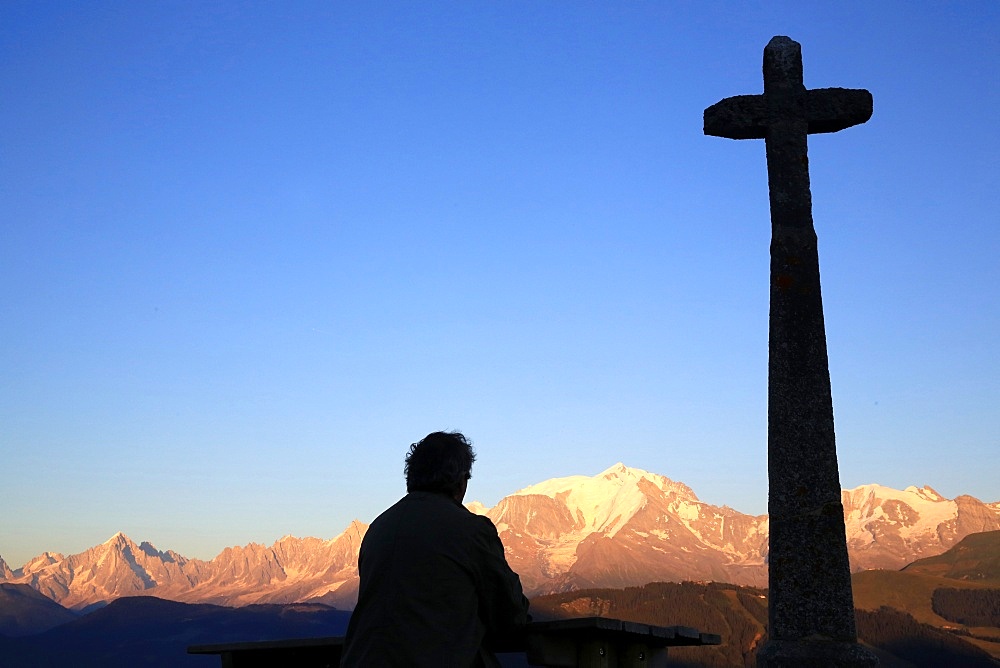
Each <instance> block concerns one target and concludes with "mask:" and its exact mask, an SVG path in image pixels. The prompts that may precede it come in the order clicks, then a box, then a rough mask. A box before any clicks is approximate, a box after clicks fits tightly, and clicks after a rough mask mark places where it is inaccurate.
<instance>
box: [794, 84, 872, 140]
mask: <svg viewBox="0 0 1000 668" xmlns="http://www.w3.org/2000/svg"><path fill="white" fill-rule="evenodd" d="M806 95H807V97H806V113H807V114H808V118H809V134H811V135H814V134H820V133H823V132H838V131H839V130H843V129H844V128H849V127H851V126H852V125H860V124H861V123H865V122H867V121H868V119H869V118H871V117H872V108H873V107H872V94H871V93H869V92H868V91H866V90H864V89H863V88H816V89H813V90H810V91H806Z"/></svg>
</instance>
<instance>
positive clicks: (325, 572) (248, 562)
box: [0, 464, 1000, 611]
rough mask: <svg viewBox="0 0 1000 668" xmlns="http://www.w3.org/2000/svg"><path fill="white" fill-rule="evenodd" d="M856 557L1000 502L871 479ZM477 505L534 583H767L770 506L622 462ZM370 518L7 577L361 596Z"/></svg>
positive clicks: (951, 532)
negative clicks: (749, 505)
mask: <svg viewBox="0 0 1000 668" xmlns="http://www.w3.org/2000/svg"><path fill="white" fill-rule="evenodd" d="M843 502H844V515H845V522H846V527H847V536H848V551H849V554H850V557H851V564H852V569H853V570H854V571H861V570H866V569H872V568H884V569H899V568H901V567H903V566H904V565H906V564H908V563H910V562H912V561H915V560H917V559H921V558H925V557H931V556H935V555H938V554H940V553H942V552H944V551H945V550H947V549H949V548H950V547H952V546H953V545H955V544H956V543H957V542H958V541H960V540H961V539H962V538H964V537H965V536H967V535H969V534H973V533H977V532H983V531H995V530H1000V502H995V503H984V502H982V501H980V500H978V499H975V498H973V497H971V496H959V497H957V498H955V499H946V498H944V497H942V496H941V495H940V494H938V493H937V492H936V491H934V490H933V489H931V488H930V487H921V488H917V487H908V488H906V489H905V490H896V489H892V488H889V487H884V486H880V485H863V486H861V487H857V488H855V489H852V490H845V491H844V492H843ZM469 508H470V510H472V511H473V512H477V513H480V514H485V515H487V516H488V517H489V518H490V519H491V520H493V522H494V523H495V524H496V525H497V530H498V532H499V534H500V538H501V540H502V541H503V543H504V546H505V549H506V553H507V559H508V561H509V562H510V564H511V567H512V568H513V569H514V570H515V571H517V573H518V574H519V575H520V576H521V581H522V583H523V585H524V588H525V591H526V593H527V594H528V595H529V596H535V595H539V594H546V593H556V592H562V591H571V590H577V589H584V588H592V587H625V586H632V585H642V584H645V583H647V582H654V581H674V582H680V581H720V582H729V583H733V584H739V585H750V586H766V580H767V566H766V559H767V537H768V518H767V516H766V515H757V516H754V515H747V514H744V513H741V512H739V511H737V510H734V509H732V508H729V507H728V506H714V505H711V504H708V503H705V502H703V501H701V500H699V499H698V497H697V495H696V494H695V493H694V491H693V490H692V489H691V488H690V487H688V486H687V485H685V484H683V483H680V482H675V481H672V480H670V479H669V478H666V477H665V476H662V475H658V474H655V473H650V472H648V471H643V470H641V469H636V468H630V467H627V466H625V465H623V464H616V465H614V466H612V467H611V468H609V469H607V470H606V471H603V472H601V473H599V474H597V475H595V476H570V477H565V478H556V479H552V480H547V481H544V482H541V483H538V484H536V485H532V486H530V487H526V488H524V489H521V490H519V491H517V492H514V493H513V494H511V495H509V496H507V497H504V498H503V499H501V500H500V502H499V503H497V504H496V505H495V506H493V507H492V508H486V507H484V506H483V505H482V504H479V503H477V502H473V503H471V504H469ZM366 530H367V525H366V524H363V523H361V522H359V521H357V520H355V521H353V522H352V523H351V524H350V525H349V526H348V527H347V528H346V529H345V530H344V531H343V532H342V533H341V534H339V535H338V536H336V537H334V538H331V539H329V540H323V539H320V538H295V537H292V536H286V537H284V538H282V539H280V540H278V541H276V542H275V543H274V544H273V545H271V546H270V547H267V546H264V545H260V544H256V543H250V544H248V545H246V546H242V547H229V548H226V549H225V550H223V551H222V552H221V553H220V554H219V555H218V556H216V557H215V558H214V559H212V560H210V561H205V560H199V559H188V558H186V557H184V556H182V555H180V554H178V553H176V552H173V551H171V550H167V551H160V550H158V549H157V548H155V547H154V546H153V545H151V544H150V543H148V542H142V543H139V544H136V543H135V542H134V541H133V540H132V539H130V538H129V537H128V536H126V535H124V534H123V533H118V534H115V535H114V536H112V537H111V538H110V539H109V540H108V541H106V542H104V543H103V544H101V545H97V546H95V547H92V548H90V549H89V550H86V551H84V552H81V553H79V554H75V555H71V556H68V557H67V556H63V555H61V554H55V553H50V552H45V553H43V554H41V555H39V556H37V557H35V558H33V559H31V560H29V561H28V563H26V564H25V565H24V566H22V567H21V568H18V569H16V570H15V569H11V568H10V567H9V566H8V565H6V564H4V563H3V561H2V559H0V582H7V583H12V584H25V585H28V586H30V587H31V588H32V589H34V590H36V591H38V592H40V593H42V594H44V595H45V596H47V597H48V598H50V599H52V600H53V601H56V602H58V603H60V604H61V605H63V606H65V607H67V608H70V609H74V610H78V611H81V610H84V611H85V610H87V609H90V608H92V607H94V606H101V605H104V604H106V603H107V602H109V601H112V600H115V599H117V598H120V597H123V596H134V595H152V596H157V597H160V598H163V599H169V600H174V601H181V602H188V603H210V604H216V605H227V606H243V605H249V604H266V603H293V602H301V601H309V602H314V603H323V604H327V605H332V606H336V607H338V608H341V609H349V608H352V607H353V605H354V602H355V601H356V598H357V587H358V577H357V555H358V550H359V548H360V545H361V539H362V538H363V536H364V533H365V531H366Z"/></svg>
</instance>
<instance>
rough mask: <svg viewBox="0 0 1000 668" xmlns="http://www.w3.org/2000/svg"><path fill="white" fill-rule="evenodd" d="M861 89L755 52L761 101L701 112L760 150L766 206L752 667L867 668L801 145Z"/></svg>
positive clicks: (861, 115)
mask: <svg viewBox="0 0 1000 668" xmlns="http://www.w3.org/2000/svg"><path fill="white" fill-rule="evenodd" d="M871 113H872V99H871V94H870V93H868V91H865V90H845V89H819V90H806V88H805V86H804V85H803V77H802V55H801V48H800V46H799V44H798V43H796V42H794V41H792V40H791V39H788V38H787V37H775V38H773V39H772V40H771V41H770V42H769V43H768V45H767V47H766V48H765V49H764V94H763V95H742V96H737V97H731V98H726V99H724V100H722V101H721V102H719V103H717V104H715V105H713V106H712V107H709V108H708V109H706V110H705V134H709V135H715V136H721V137H727V138H730V139H764V140H765V149H766V155H767V175H768V187H769V199H770V206H771V279H770V280H771V289H770V318H769V340H768V481H769V484H768V513H769V515H770V539H769V562H768V575H769V578H768V579H769V588H770V595H769V603H768V609H769V613H768V614H769V625H768V626H769V628H768V634H769V639H768V642H767V644H766V645H765V646H764V648H763V649H762V650H761V652H760V653H759V654H758V665H761V666H785V665H789V666H790V665H813V666H869V665H876V664H877V660H876V659H875V657H874V655H872V654H871V653H870V652H868V651H867V650H865V649H864V648H862V647H861V646H860V645H858V644H857V634H856V631H855V624H854V603H853V596H852V591H851V579H850V565H849V562H848V556H847V539H846V533H845V530H844V510H843V505H842V502H841V491H840V489H841V488H840V474H839V472H838V467H837V449H836V439H835V435H834V426H833V399H832V394H831V390H830V372H829V363H828V358H827V349H826V330H825V325H824V321H823V301H822V296H821V293H820V280H819V254H818V251H817V243H816V232H815V229H814V227H813V219H812V195H811V193H810V190H809V162H808V157H807V137H808V135H809V134H811V133H818V132H835V131H837V130H841V129H844V128H846V127H850V126H851V125H856V124H858V123H864V122H865V121H867V120H868V118H870V117H871Z"/></svg>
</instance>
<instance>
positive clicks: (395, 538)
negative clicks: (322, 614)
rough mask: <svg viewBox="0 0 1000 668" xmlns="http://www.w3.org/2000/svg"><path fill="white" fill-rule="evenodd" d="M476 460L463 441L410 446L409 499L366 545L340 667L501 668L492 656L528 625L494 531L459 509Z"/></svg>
mask: <svg viewBox="0 0 1000 668" xmlns="http://www.w3.org/2000/svg"><path fill="white" fill-rule="evenodd" d="M475 459H476V455H475V453H474V452H473V450H472V445H471V444H470V443H469V441H468V440H466V438H465V436H463V435H462V434H460V433H457V432H453V433H450V434H449V433H444V432H434V433H433V434H429V435H428V436H427V437H426V438H424V439H423V440H422V441H420V442H419V443H414V444H413V445H411V446H410V452H409V454H407V456H406V465H405V466H404V468H403V472H404V473H405V475H406V491H407V495H406V496H404V497H403V498H402V499H400V500H399V501H398V502H397V503H396V504H395V505H394V506H392V507H391V508H389V509H388V510H386V511H385V512H384V513H382V514H381V515H379V516H378V517H377V518H376V519H375V521H374V522H372V524H371V526H370V527H369V528H368V533H367V534H365V538H364V541H362V543H361V554H360V556H359V558H358V570H359V571H360V572H361V590H360V593H359V597H358V605H357V607H356V608H355V609H354V613H353V615H352V616H351V621H350V624H349V625H348V627H347V638H346V640H345V642H344V654H343V659H342V662H341V666H345V667H353V666H366V667H367V666H434V667H448V666H456V667H457V666H461V667H463V668H465V667H466V666H495V665H499V664H497V661H496V657H494V656H493V654H492V653H491V652H489V651H488V649H487V648H486V647H488V645H489V642H490V640H491V638H494V637H502V636H503V635H505V634H506V633H509V632H510V631H513V630H514V629H515V628H516V627H517V626H519V625H522V624H524V623H525V622H526V621H527V612H528V600H527V599H526V598H525V597H524V594H523V593H522V591H521V580H520V578H518V576H517V574H516V573H514V571H512V570H511V569H510V566H508V565H507V560H506V559H505V558H504V549H503V544H502V543H501V542H500V537H499V536H498V535H497V530H496V527H495V526H493V522H491V521H490V520H489V518H487V517H484V516H481V515H476V514H474V513H472V512H470V511H469V510H468V509H466V508H465V507H464V506H463V505H462V500H463V499H464V498H465V492H466V487H467V485H468V481H469V479H470V478H471V477H472V474H471V469H472V462H473V461H475ZM484 645H485V646H484Z"/></svg>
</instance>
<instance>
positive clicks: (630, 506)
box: [514, 462, 697, 535]
mask: <svg viewBox="0 0 1000 668" xmlns="http://www.w3.org/2000/svg"><path fill="white" fill-rule="evenodd" d="M642 480H647V481H648V482H650V483H652V484H653V485H655V486H656V487H658V488H659V489H661V490H663V491H670V492H675V493H678V494H679V495H680V496H682V497H684V498H687V499H690V500H695V501H696V500H697V497H696V496H695V494H694V492H693V491H691V489H690V488H689V487H687V486H686V485H683V484H681V483H675V482H673V481H672V480H670V479H669V478H666V477H664V476H661V475H657V474H655V473H650V472H649V471H644V470H642V469H638V468H632V467H629V466H626V465H625V464H622V463H621V462H618V463H617V464H615V465H614V466H612V467H610V468H608V469H606V470H604V471H602V472H601V473H598V474H597V475H595V476H592V477H591V476H585V475H573V476H567V477H565V478H553V479H551V480H546V481H544V482H540V483H538V484H535V485H531V486H530V487H525V488H524V489H520V490H518V491H517V492H515V493H514V496H528V495H533V494H538V495H541V496H547V497H549V498H552V499H555V500H557V501H561V502H562V503H564V504H565V505H566V507H567V508H568V509H569V511H570V514H571V515H572V516H573V517H576V518H577V519H578V520H580V521H582V523H583V524H584V526H585V527H586V528H587V530H589V531H602V532H607V533H610V534H612V535H613V534H614V533H615V532H616V531H617V530H618V529H620V528H621V526H622V525H623V524H624V523H625V522H627V521H628V520H629V518H631V517H632V516H633V515H634V514H635V513H636V512H637V511H638V510H639V509H640V508H642V507H643V506H644V505H645V504H646V500H647V499H646V495H645V493H643V491H642V490H641V489H640V486H639V482H640V481H642Z"/></svg>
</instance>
